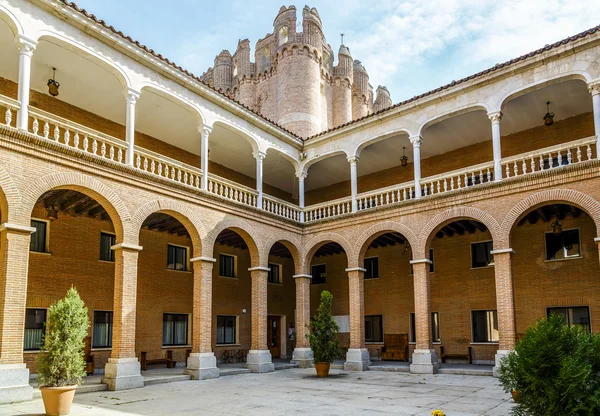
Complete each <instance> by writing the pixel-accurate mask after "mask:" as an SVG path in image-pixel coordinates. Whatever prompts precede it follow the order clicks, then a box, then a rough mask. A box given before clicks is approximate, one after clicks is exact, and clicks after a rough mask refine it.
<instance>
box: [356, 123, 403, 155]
mask: <svg viewBox="0 0 600 416" xmlns="http://www.w3.org/2000/svg"><path fill="white" fill-rule="evenodd" d="M397 134H406V135H407V136H408V137H412V133H411V131H410V130H408V129H405V128H399V129H394V130H390V131H386V132H385V133H383V134H379V135H377V136H375V137H370V138H368V139H365V140H363V141H361V142H360V143H358V145H356V147H355V148H354V151H353V152H352V155H355V156H357V157H360V154H361V152H362V151H363V150H364V149H365V148H367V147H369V146H371V145H372V144H375V143H378V142H382V141H384V140H386V139H389V138H390V137H393V136H394V135H397Z"/></svg>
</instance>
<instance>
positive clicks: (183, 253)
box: [167, 244, 187, 271]
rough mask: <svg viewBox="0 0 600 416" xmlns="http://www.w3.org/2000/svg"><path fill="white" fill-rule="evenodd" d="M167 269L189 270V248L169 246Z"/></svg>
mask: <svg viewBox="0 0 600 416" xmlns="http://www.w3.org/2000/svg"><path fill="white" fill-rule="evenodd" d="M167 269H169V270H179V271H186V270H187V247H180V246H173V245H171V244H168V245H167Z"/></svg>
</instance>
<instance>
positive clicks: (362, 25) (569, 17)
mask: <svg viewBox="0 0 600 416" xmlns="http://www.w3.org/2000/svg"><path fill="white" fill-rule="evenodd" d="M75 1H76V2H77V4H78V5H79V6H80V7H83V8H85V9H87V10H88V11H89V12H91V13H94V14H95V15H96V16H97V17H99V18H101V19H104V20H105V21H106V22H108V23H109V24H111V25H113V26H114V27H115V28H116V29H117V30H121V31H122V32H123V33H125V34H126V35H129V36H131V37H132V38H133V39H135V40H138V41H140V42H141V43H143V44H146V45H147V46H148V47H150V48H152V49H154V50H155V51H156V52H158V53H161V54H162V55H163V56H166V57H168V58H169V59H170V60H172V61H174V62H176V63H177V64H178V65H181V66H183V67H184V68H186V69H187V70H189V71H191V72H193V73H194V74H196V75H201V74H202V73H204V72H205V71H206V69H207V68H208V67H209V66H212V65H213V61H214V58H215V56H216V55H217V54H218V53H219V52H221V50H223V49H228V50H229V51H230V52H231V53H233V52H234V51H235V48H236V46H237V41H238V39H244V38H248V39H250V43H251V45H252V48H253V49H252V56H253V54H254V44H255V42H256V41H257V40H258V39H260V38H262V37H264V36H265V35H266V34H267V33H270V32H272V30H273V20H274V19H275V16H276V15H277V12H278V11H279V8H280V7H281V6H282V5H284V3H282V1H281V0H279V1H275V0H260V1H242V0H230V1H227V0H225V1H219V2H216V1H215V2H213V1H193V0H173V1H171V2H167V1H164V0H75ZM288 1H289V0H288ZM167 4H168V6H165V5H167ZM290 4H291V3H288V4H286V6H289V5H290ZM294 5H295V6H296V8H297V9H298V13H297V14H298V21H299V22H298V24H300V21H301V19H302V8H303V7H304V3H295V4H294ZM309 6H310V7H316V8H317V10H318V11H319V14H320V16H321V20H322V22H323V31H324V34H325V37H326V39H327V42H328V43H329V44H330V45H331V46H332V47H333V50H334V51H336V52H337V50H338V49H339V46H340V33H344V34H345V37H344V43H345V44H346V46H348V47H349V48H350V51H351V53H352V56H353V58H354V59H358V60H360V61H362V63H363V65H364V66H365V68H366V69H367V71H368V73H369V78H370V83H371V84H372V85H373V87H374V88H375V89H376V88H377V86H378V85H386V86H387V87H388V89H389V90H390V93H391V95H392V101H393V102H395V103H396V102H400V101H403V100H405V99H408V98H411V97H413V96H415V95H418V94H421V93H424V92H427V91H429V90H432V89H434V88H437V87H439V86H441V85H444V84H447V83H449V82H451V81H453V80H458V79H460V78H463V77H466V76H468V75H471V74H474V73H477V72H479V71H481V70H483V69H486V68H489V67H492V66H494V65H495V64H496V63H500V62H504V61H507V60H509V59H512V58H515V57H517V56H520V55H523V54H525V53H528V52H530V51H533V50H535V49H538V48H541V47H543V46H544V45H546V44H550V43H554V42H556V41H558V40H561V39H564V38H565V37H568V36H571V35H574V34H577V33H579V32H582V31H584V30H586V29H589V28H591V27H594V26H597V25H600V1H598V0H520V1H514V0H507V1H497V0H494V1H489V0H376V1H366V0H343V1H336V2H334V1H331V0H329V1H326V0H313V1H312V3H310V4H309ZM336 58H337V57H336ZM336 62H337V59H336Z"/></svg>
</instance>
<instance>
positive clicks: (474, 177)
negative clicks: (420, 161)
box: [421, 162, 494, 196]
mask: <svg viewBox="0 0 600 416" xmlns="http://www.w3.org/2000/svg"><path fill="white" fill-rule="evenodd" d="M493 180H494V163H493V162H488V163H481V164H479V165H475V166H469V167H468V168H464V169H458V170H453V171H451V172H446V173H442V174H440V175H434V176H428V177H426V178H423V179H421V195H422V196H429V195H437V194H442V193H445V192H451V191H455V190H458V189H464V188H468V187H471V186H475V185H480V184H482V183H487V182H491V181H493Z"/></svg>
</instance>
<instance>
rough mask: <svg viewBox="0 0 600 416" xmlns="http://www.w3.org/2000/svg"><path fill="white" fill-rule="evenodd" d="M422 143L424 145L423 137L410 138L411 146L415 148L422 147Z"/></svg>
mask: <svg viewBox="0 0 600 416" xmlns="http://www.w3.org/2000/svg"><path fill="white" fill-rule="evenodd" d="M421 143H423V137H421V136H412V137H411V138H410V144H412V145H413V147H421Z"/></svg>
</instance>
